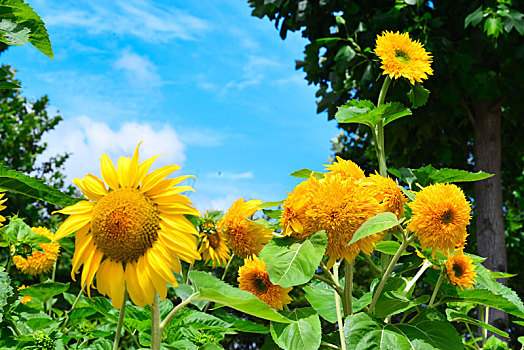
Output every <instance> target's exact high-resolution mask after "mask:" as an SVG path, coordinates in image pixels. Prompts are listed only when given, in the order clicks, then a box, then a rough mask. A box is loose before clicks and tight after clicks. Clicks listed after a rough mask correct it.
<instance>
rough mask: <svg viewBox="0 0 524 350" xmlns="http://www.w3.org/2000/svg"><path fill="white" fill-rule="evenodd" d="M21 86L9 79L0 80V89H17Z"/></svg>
mask: <svg viewBox="0 0 524 350" xmlns="http://www.w3.org/2000/svg"><path fill="white" fill-rule="evenodd" d="M20 87H21V86H20V85H18V84H15V83H12V82H10V81H0V89H19V88H20Z"/></svg>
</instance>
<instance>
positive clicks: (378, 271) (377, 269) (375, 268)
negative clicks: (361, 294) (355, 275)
mask: <svg viewBox="0 0 524 350" xmlns="http://www.w3.org/2000/svg"><path fill="white" fill-rule="evenodd" d="M362 255H363V256H364V259H366V261H367V262H368V263H369V266H371V268H372V269H373V271H375V272H376V273H379V274H381V273H382V270H381V269H380V267H378V266H377V264H375V262H374V261H373V259H371V256H369V255H367V254H362Z"/></svg>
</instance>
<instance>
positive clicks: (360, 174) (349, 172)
mask: <svg viewBox="0 0 524 350" xmlns="http://www.w3.org/2000/svg"><path fill="white" fill-rule="evenodd" d="M324 167H326V170H327V171H328V172H327V173H326V174H325V176H326V177H329V176H333V175H335V174H340V175H341V176H342V180H348V179H351V180H353V181H359V180H361V179H362V178H364V171H363V170H362V169H360V167H359V166H358V165H357V164H356V163H354V162H352V161H351V160H344V159H342V158H340V157H339V156H337V161H336V162H334V163H333V164H327V165H324Z"/></svg>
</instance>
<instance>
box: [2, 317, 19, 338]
mask: <svg viewBox="0 0 524 350" xmlns="http://www.w3.org/2000/svg"><path fill="white" fill-rule="evenodd" d="M4 320H5V322H6V323H7V324H8V325H10V326H11V328H13V330H14V331H15V333H16V335H17V336H21V335H22V333H20V330H19V329H18V327H17V326H16V323H15V322H14V321H13V320H11V319H8V318H4Z"/></svg>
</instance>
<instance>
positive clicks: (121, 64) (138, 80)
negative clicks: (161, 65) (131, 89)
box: [115, 49, 161, 86]
mask: <svg viewBox="0 0 524 350" xmlns="http://www.w3.org/2000/svg"><path fill="white" fill-rule="evenodd" d="M115 68H117V69H122V70H124V71H125V73H126V76H127V79H128V81H129V82H130V83H131V84H133V85H136V86H152V85H158V84H160V83H161V79H160V76H159V75H158V74H157V67H156V66H155V64H154V63H153V62H151V61H150V60H149V57H147V56H140V55H139V54H137V53H135V52H133V51H130V50H129V49H127V50H124V51H123V52H122V53H121V54H120V56H119V58H118V59H117V60H116V62H115Z"/></svg>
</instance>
